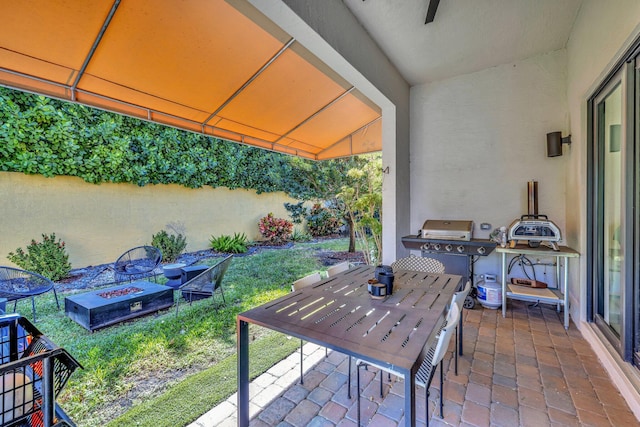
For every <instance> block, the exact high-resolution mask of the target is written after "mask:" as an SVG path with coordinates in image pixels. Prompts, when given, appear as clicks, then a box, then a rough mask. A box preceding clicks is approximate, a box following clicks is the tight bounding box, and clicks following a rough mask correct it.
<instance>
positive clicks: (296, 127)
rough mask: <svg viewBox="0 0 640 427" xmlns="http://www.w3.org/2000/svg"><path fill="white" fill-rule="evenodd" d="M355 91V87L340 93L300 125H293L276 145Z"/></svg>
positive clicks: (277, 140)
mask: <svg viewBox="0 0 640 427" xmlns="http://www.w3.org/2000/svg"><path fill="white" fill-rule="evenodd" d="M354 89H355V87H353V86H351V87H350V88H349V89H347V90H346V91H344V92H343V93H341V94H340V95H338V97H337V98H335V99H333V100H332V101H330V102H329V103H328V104H326V105H325V106H324V107H322V108H320V109H319V110H318V111H316V112H315V113H313V114H312V115H310V116H309V117H307V118H306V119H304V120H303V121H301V122H300V123H298V124H297V125H295V126H294V127H293V128H292V129H289V130H288V131H286V132H285V133H283V134H282V136H281V137H280V138H278V139H276V141H275V142H276V143H278V142H280V141H281V140H282V139H283V138H286V137H287V136H288V135H289V134H290V133H291V132H293V131H294V130H296V129H298V128H299V127H300V126H302V125H304V124H305V123H307V122H308V121H309V120H311V119H313V118H314V117H316V116H317V115H318V114H320V113H322V112H323V111H324V110H326V109H327V108H329V107H331V106H332V105H333V104H335V103H336V102H338V101H340V100H341V99H342V98H344V97H345V96H347V95H349V94H350V93H351V92H352V91H353V90H354Z"/></svg>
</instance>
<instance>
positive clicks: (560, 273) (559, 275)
mask: <svg viewBox="0 0 640 427" xmlns="http://www.w3.org/2000/svg"><path fill="white" fill-rule="evenodd" d="M496 252H497V253H499V254H501V255H502V317H505V316H506V315H507V298H511V299H517V300H522V301H531V302H541V303H546V304H556V305H557V306H558V311H560V306H561V305H562V306H563V310H564V327H565V329H568V328H569V310H568V308H569V293H568V292H567V281H568V278H569V265H568V262H569V258H578V257H579V256H580V254H579V253H578V252H577V251H576V250H575V249H571V248H569V247H567V246H559V250H558V251H554V250H553V249H551V248H549V247H547V246H542V245H541V246H539V247H537V248H531V247H529V246H528V245H524V244H518V245H516V246H515V247H513V248H511V247H509V246H507V247H505V248H502V247H497V248H496ZM507 254H511V255H514V256H515V255H525V256H533V257H537V258H549V257H553V258H555V264H556V286H557V288H547V289H537V288H523V287H518V288H516V287H512V285H510V284H509V283H507Z"/></svg>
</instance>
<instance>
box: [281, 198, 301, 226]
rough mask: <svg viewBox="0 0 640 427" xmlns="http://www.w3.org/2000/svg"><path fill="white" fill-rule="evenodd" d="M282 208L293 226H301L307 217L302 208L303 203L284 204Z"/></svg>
mask: <svg viewBox="0 0 640 427" xmlns="http://www.w3.org/2000/svg"><path fill="white" fill-rule="evenodd" d="M284 208H285V209H286V210H287V212H289V216H291V220H292V221H293V223H294V224H302V220H303V219H304V217H305V216H306V215H307V208H305V207H304V202H300V203H295V204H293V203H285V204H284Z"/></svg>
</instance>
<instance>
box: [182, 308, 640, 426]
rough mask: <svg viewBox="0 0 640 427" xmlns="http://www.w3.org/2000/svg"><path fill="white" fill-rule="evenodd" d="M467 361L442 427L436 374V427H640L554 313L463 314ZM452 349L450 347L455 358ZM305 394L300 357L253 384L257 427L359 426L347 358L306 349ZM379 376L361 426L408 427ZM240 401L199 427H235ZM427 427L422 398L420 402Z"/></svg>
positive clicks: (372, 377)
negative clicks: (380, 385) (300, 379)
mask: <svg viewBox="0 0 640 427" xmlns="http://www.w3.org/2000/svg"><path fill="white" fill-rule="evenodd" d="M463 320H464V355H463V356H461V357H460V359H459V361H458V375H457V376H456V375H455V373H454V366H453V359H452V358H451V357H450V356H447V357H446V358H445V375H446V377H445V385H444V418H440V417H439V415H438V414H437V412H438V411H437V408H436V405H437V402H438V398H439V393H440V391H439V390H438V380H437V375H438V374H437V373H436V378H435V379H434V381H433V383H432V385H431V388H430V396H429V415H430V417H431V418H430V422H429V425H430V426H505V427H514V426H616V427H617V426H634V425H640V423H639V422H638V420H637V419H636V418H635V416H634V415H633V413H632V412H631V411H630V410H629V407H628V406H627V404H626V402H625V401H624V399H623V398H622V396H621V395H620V393H619V392H618V390H617V389H616V387H615V386H614V385H613V383H612V382H611V380H610V378H609V376H608V375H607V373H606V371H605V370H604V368H603V367H602V365H601V364H600V362H599V361H598V359H597V357H596V356H595V354H594V353H593V351H592V350H591V347H590V346H589V344H587V342H586V341H585V340H584V339H583V338H582V335H581V334H580V332H579V331H578V330H577V329H576V327H575V325H573V324H571V326H570V328H569V330H568V331H566V330H565V329H564V328H563V327H562V319H561V316H560V315H559V314H558V313H557V312H556V311H555V308H554V307H552V306H548V305H541V306H529V305H528V304H527V303H525V302H520V301H513V302H511V301H510V302H509V310H508V315H507V317H506V318H503V317H502V314H501V310H491V309H486V308H483V307H481V306H479V305H477V306H476V308H474V309H472V310H464V311H463ZM452 348H453V346H452V347H451V349H452ZM305 354H306V360H305V362H304V366H305V368H308V370H307V371H306V374H305V377H304V378H305V381H304V384H299V364H298V363H299V354H298V353H295V354H293V355H292V356H291V357H289V358H287V359H286V360H284V361H283V362H281V363H280V364H279V365H276V366H275V367H274V368H272V371H271V372H267V373H266V374H264V375H263V376H261V377H259V378H258V379H256V380H255V381H253V383H252V384H251V404H250V411H251V416H252V421H251V426H252V427H263V426H278V427H291V426H295V427H299V426H315V427H325V426H327V427H329V426H340V427H347V426H355V425H356V421H355V420H356V400H355V393H356V389H355V371H354V380H353V382H352V392H353V395H352V398H351V399H349V398H348V397H347V366H348V360H347V358H346V356H344V355H342V354H339V353H336V352H329V356H328V357H325V352H324V349H322V348H318V347H317V346H314V345H307V346H305ZM378 375H379V374H378V372H377V371H376V370H375V369H370V370H369V371H365V370H362V371H361V381H362V388H363V391H362V393H361V395H362V401H361V404H362V409H361V411H362V412H361V414H362V420H363V425H369V426H376V427H386V426H394V427H395V426H403V425H404V418H403V399H404V397H403V395H404V393H403V383H402V381H403V380H402V379H401V378H396V377H392V378H391V380H389V379H388V376H387V375H385V377H384V390H383V397H382V398H381V397H380V394H379V393H380V391H379V376H378ZM235 399H236V396H235V395H234V396H232V397H231V398H230V399H229V400H227V401H226V402H223V403H222V404H221V405H219V406H218V407H216V408H214V409H213V410H211V411H210V412H209V413H207V414H205V415H204V416H203V417H201V418H200V419H199V420H198V421H197V422H195V423H194V424H192V427H213V426H235V425H237V418H236V415H237V412H236V400H235ZM416 412H417V420H418V425H419V426H424V425H425V419H424V389H422V388H419V389H418V393H417V397H416Z"/></svg>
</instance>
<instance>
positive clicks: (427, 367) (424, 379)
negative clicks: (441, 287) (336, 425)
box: [356, 304, 461, 426]
mask: <svg viewBox="0 0 640 427" xmlns="http://www.w3.org/2000/svg"><path fill="white" fill-rule="evenodd" d="M460 311H461V309H460V308H459V307H457V306H456V305H455V304H454V305H452V306H451V307H450V308H449V312H448V313H447V317H446V319H445V321H444V324H443V326H442V328H441V329H440V332H439V333H438V335H437V337H436V340H434V341H433V343H432V344H431V346H430V347H429V349H428V351H427V355H426V357H425V359H424V361H423V362H422V365H420V368H419V369H418V372H416V377H415V381H416V385H417V386H419V387H424V389H425V405H424V406H425V422H426V425H427V426H428V425H429V386H430V385H431V381H432V380H433V377H434V376H435V372H436V368H437V367H438V366H440V418H443V409H444V403H443V399H442V394H443V385H444V368H443V363H442V361H443V359H444V356H445V354H446V352H447V349H448V347H449V343H450V341H451V336H452V335H453V332H454V330H455V329H456V325H457V324H458V321H459V320H460ZM455 351H456V350H455V348H454V352H455ZM363 366H364V367H365V368H366V367H367V366H374V367H376V368H378V369H380V395H381V396H382V373H383V371H384V372H388V373H389V375H391V374H393V375H396V376H402V374H401V373H399V372H396V371H394V370H392V369H389V368H387V367H384V366H379V365H376V364H373V363H370V362H365V361H362V360H360V361H358V362H357V364H356V370H357V382H356V384H357V389H358V402H357V403H358V404H357V412H358V424H357V425H358V426H360V368H361V367H363Z"/></svg>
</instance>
